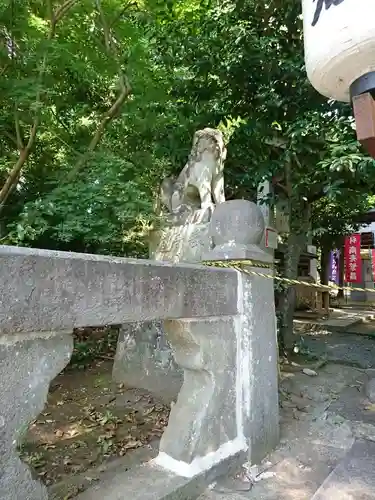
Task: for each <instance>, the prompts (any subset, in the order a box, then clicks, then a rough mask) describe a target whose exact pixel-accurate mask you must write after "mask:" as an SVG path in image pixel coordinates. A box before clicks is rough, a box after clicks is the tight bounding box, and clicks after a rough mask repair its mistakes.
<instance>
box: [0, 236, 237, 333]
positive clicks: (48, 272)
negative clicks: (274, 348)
mask: <svg viewBox="0 0 375 500" xmlns="http://www.w3.org/2000/svg"><path fill="white" fill-rule="evenodd" d="M0 265H1V270H2V280H1V281H0V297H1V302H0V333H9V334H13V333H17V332H30V331H50V330H54V331H56V330H67V329H68V330H71V329H72V328H73V327H79V326H87V325H90V326H97V325H105V324H108V325H109V324H122V323H126V322H128V321H140V320H143V321H146V320H151V319H163V318H184V317H191V318H194V317H208V316H220V315H227V314H229V315H230V314H236V312H237V309H238V301H237V274H236V273H235V272H233V271H231V270H227V269H222V270H221V269H220V270H218V269H208V268H205V267H203V266H193V265H188V264H184V265H179V266H176V265H172V264H167V263H161V262H160V263H157V262H152V261H142V260H136V259H134V260H133V259H121V258H113V257H103V256H98V255H88V254H76V253H68V252H56V251H48V250H37V249H30V248H18V247H8V246H0ZM208 297H209V300H207V298H208Z"/></svg>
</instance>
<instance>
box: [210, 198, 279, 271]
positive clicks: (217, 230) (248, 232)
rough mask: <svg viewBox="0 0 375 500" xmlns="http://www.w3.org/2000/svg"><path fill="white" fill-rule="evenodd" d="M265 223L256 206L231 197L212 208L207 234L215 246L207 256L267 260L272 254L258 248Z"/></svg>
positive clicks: (213, 258) (212, 257) (215, 258)
mask: <svg viewBox="0 0 375 500" xmlns="http://www.w3.org/2000/svg"><path fill="white" fill-rule="evenodd" d="M264 230H265V223H264V217H263V214H262V212H261V210H260V208H259V206H258V205H256V204H255V203H253V202H251V201H247V200H230V201H226V202H224V203H220V204H219V205H217V207H216V208H215V210H214V212H213V214H212V218H211V222H210V229H209V234H210V236H211V238H212V241H213V244H214V248H213V250H212V251H211V252H210V253H209V254H207V256H206V257H207V259H212V260H217V259H219V260H220V259H228V260H231V259H232V260H233V259H234V260H235V259H253V260H261V261H264V262H270V261H272V260H273V258H272V256H271V255H269V254H267V253H266V252H264V250H262V249H261V248H260V246H259V245H260V244H261V241H262V238H263V235H264Z"/></svg>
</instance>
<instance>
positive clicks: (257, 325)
mask: <svg viewBox="0 0 375 500" xmlns="http://www.w3.org/2000/svg"><path fill="white" fill-rule="evenodd" d="M211 236H212V238H213V242H214V245H215V247H214V249H213V250H212V251H211V252H209V253H208V254H207V255H205V256H204V258H205V259H210V260H224V261H227V262H228V263H230V261H231V260H240V259H246V260H252V261H256V262H254V265H252V266H246V268H245V269H246V270H247V271H249V272H250V273H251V272H258V273H264V274H268V275H270V276H272V274H273V270H272V268H270V269H264V268H263V267H260V266H263V265H268V266H270V267H271V266H272V263H273V256H272V255H271V254H270V253H266V252H265V251H264V250H263V249H261V248H260V244H261V242H262V238H263V236H264V219H263V216H262V213H261V211H260V209H259V207H258V206H257V205H256V204H254V203H252V202H249V201H245V200H232V201H228V202H226V203H223V204H221V205H219V206H218V207H217V208H216V210H215V211H214V214H213V217H212V220H211ZM257 263H259V265H258V266H257ZM240 278H241V279H240V283H241V292H240V293H239V297H240V298H239V300H240V301H241V304H240V309H241V310H242V314H241V315H240V316H239V317H238V318H237V321H238V328H239V331H238V335H239V338H238V344H237V346H238V348H237V373H238V378H237V384H239V385H240V386H241V391H242V395H241V400H240V403H239V404H240V406H241V416H240V419H241V425H242V427H243V434H244V437H245V439H246V442H247V445H248V458H249V461H250V462H251V463H258V462H259V461H260V460H261V459H262V458H263V457H264V456H265V455H266V454H267V453H268V452H270V451H271V450H272V449H273V448H274V447H275V446H276V445H277V443H278V439H279V413H278V412H279V407H278V367H277V363H278V355H277V334H276V314H275V301H274V287H273V285H274V280H273V279H272V278H264V277H261V276H258V275H256V274H249V275H248V274H245V273H241V277H240Z"/></svg>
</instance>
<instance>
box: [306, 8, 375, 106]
mask: <svg viewBox="0 0 375 500" xmlns="http://www.w3.org/2000/svg"><path fill="white" fill-rule="evenodd" d="M302 10H303V24H304V37H305V61H306V71H307V76H308V78H309V80H310V82H311V83H312V85H313V86H314V87H315V88H316V90H317V91H318V92H320V93H321V94H323V95H325V96H326V97H330V98H332V99H335V100H337V101H344V102H348V101H350V86H351V85H352V84H353V82H355V81H356V80H357V79H358V78H360V77H364V76H365V75H366V77H365V78H361V80H360V81H358V82H356V83H355V84H354V86H353V88H352V93H353V92H354V95H356V94H360V93H363V92H366V91H369V90H372V89H375V73H373V74H371V72H375V0H302Z"/></svg>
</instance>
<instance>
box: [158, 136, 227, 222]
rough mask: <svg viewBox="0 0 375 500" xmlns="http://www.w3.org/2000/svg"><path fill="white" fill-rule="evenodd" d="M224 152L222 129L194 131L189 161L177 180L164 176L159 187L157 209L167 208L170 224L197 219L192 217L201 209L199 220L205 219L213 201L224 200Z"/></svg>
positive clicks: (208, 215) (221, 201) (210, 210)
mask: <svg viewBox="0 0 375 500" xmlns="http://www.w3.org/2000/svg"><path fill="white" fill-rule="evenodd" d="M226 153H227V151H226V147H225V144H224V138H223V134H222V133H221V131H219V130H216V129H212V128H205V129H203V130H198V131H197V132H195V134H194V138H193V146H192V149H191V152H190V155H189V158H188V161H187V163H186V165H185V166H184V168H183V169H182V171H181V173H180V175H179V176H178V177H177V179H172V178H167V179H164V181H163V182H162V184H161V187H160V199H159V203H158V205H159V207H158V208H159V209H161V208H162V206H164V207H166V208H167V209H168V214H169V215H168V222H169V223H170V224H176V223H177V224H180V225H181V224H186V223H187V222H190V223H192V222H197V220H196V218H195V216H196V212H197V210H199V209H201V210H202V212H201V214H200V215H201V218H200V220H201V221H202V220H207V221H208V220H209V218H210V216H211V213H212V210H213V203H216V204H219V203H223V202H224V201H225V194H224V172H223V171H224V161H225V158H226ZM204 214H207V215H206V216H207V218H206V217H204ZM202 216H203V217H204V218H202Z"/></svg>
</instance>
